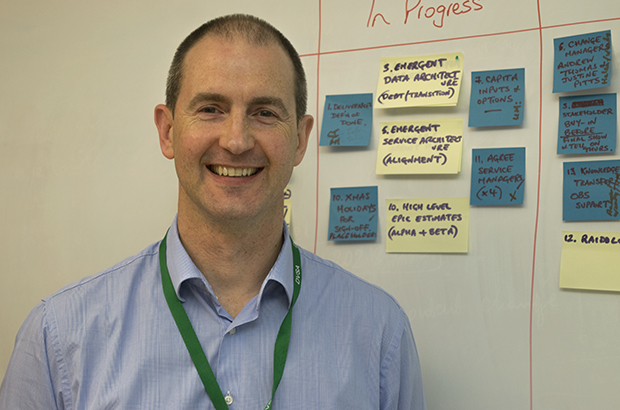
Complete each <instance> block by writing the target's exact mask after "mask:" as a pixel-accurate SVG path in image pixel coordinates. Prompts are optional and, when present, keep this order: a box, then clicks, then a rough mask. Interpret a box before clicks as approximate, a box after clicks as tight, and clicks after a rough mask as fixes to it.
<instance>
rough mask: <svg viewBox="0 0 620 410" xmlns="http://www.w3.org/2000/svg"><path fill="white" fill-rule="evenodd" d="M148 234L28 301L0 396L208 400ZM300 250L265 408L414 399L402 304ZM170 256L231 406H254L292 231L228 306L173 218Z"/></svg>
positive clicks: (10, 404)
mask: <svg viewBox="0 0 620 410" xmlns="http://www.w3.org/2000/svg"><path fill="white" fill-rule="evenodd" d="M284 235H285V237H286V238H288V232H287V229H286V227H285V228H284ZM158 245H159V243H155V244H153V245H151V246H149V247H148V248H146V249H145V250H143V251H142V252H141V253H139V254H137V255H135V256H133V257H130V258H128V259H126V260H124V261H123V262H121V263H119V264H117V265H115V266H113V267H111V268H110V269H107V270H105V271H103V272H101V273H99V274H97V275H94V276H91V277H87V278H85V279H83V280H81V281H80V282H77V283H75V284H72V285H70V286H67V287H65V288H64V289H62V290H60V291H58V292H56V293H55V294H53V295H51V296H49V297H47V298H45V299H44V300H43V301H42V302H41V303H39V304H38V305H37V306H36V307H35V309H34V310H33V311H32V312H31V314H30V315H29V316H28V318H27V319H26V321H25V322H24V324H23V325H22V327H21V329H20V331H19V333H18V335H17V339H16V345H15V350H14V352H13V356H12V358H11V361H10V364H9V367H8V370H7V373H6V376H5V378H4V381H3V383H2V387H1V388H0V409H2V410H17V409H122V410H131V409H149V410H152V409H167V410H168V409H175V410H176V409H212V408H213V405H212V404H211V401H210V399H209V397H208V396H207V394H206V392H205V390H204V387H203V385H202V383H201V381H200V379H199V377H198V374H197V372H196V369H195V368H194V365H193V363H192V361H191V359H190V357H189V354H188V352H187V349H186V347H185V345H184V343H183V341H182V339H181V336H180V334H179V331H178V329H177V327H176V325H175V323H174V321H173V319H172V315H171V314H170V311H169V309H168V306H167V304H166V301H165V299H164V296H163V292H162V286H161V277H160V270H159V257H158ZM300 250H301V259H302V272H303V277H302V286H301V293H300V295H299V299H298V300H297V303H296V305H295V307H294V309H293V324H292V331H291V339H290V347H289V353H288V359H287V362H286V367H285V370H284V375H283V377H282V381H281V383H280V386H279V387H278V390H277V392H276V394H275V396H274V399H273V405H272V408H273V409H274V410H280V409H309V410H310V409H312V410H315V409H337V410H343V409H355V410H363V409H403V410H404V409H407V410H412V409H414V410H423V409H425V404H424V398H423V393H422V380H421V376H420V364H419V360H418V355H417V352H416V348H415V343H414V340H413V334H412V332H411V328H410V325H409V320H408V319H407V316H406V315H405V313H404V312H403V310H402V309H401V308H400V306H399V305H398V304H397V303H396V301H395V300H394V299H393V298H392V297H391V296H389V295H388V294H386V293H385V292H384V291H382V290H380V289H379V288H377V287H375V286H373V285H370V284H368V283H366V282H364V281H362V280H361V279H359V278H357V277H356V276H354V275H353V274H351V273H349V272H347V271H345V270H343V269H342V268H340V267H339V266H337V265H335V264H334V263H332V262H329V261H326V260H323V259H321V258H319V257H317V256H316V255H314V254H312V253H310V252H307V251H305V250H303V249H300ZM167 258H168V267H169V270H170V276H171V278H172V281H173V284H174V286H175V289H176V291H177V295H178V296H179V297H180V299H181V300H182V301H183V305H184V307H185V310H186V311H187V314H188V316H189V318H190V320H191V322H192V324H193V326H194V329H195V330H196V333H197V335H198V338H199V340H200V342H201V344H202V346H203V349H204V351H205V353H206V355H207V358H208V360H209V363H210V365H211V367H212V369H213V372H214V373H215V375H216V378H217V381H218V383H219V385H220V388H221V389H222V392H223V394H224V395H230V397H231V398H232V403H231V404H230V406H229V407H230V409H231V410H234V409H243V410H245V409H248V410H250V409H252V410H256V409H258V410H262V409H263V408H264V407H265V405H266V404H267V402H268V401H269V398H270V397H271V388H272V383H273V347H274V343H275V338H276V334H277V332H278V329H279V327H280V323H281V322H282V320H283V318H284V316H285V315H286V312H287V310H288V308H289V303H290V299H291V297H292V291H293V260H292V250H291V244H290V241H288V240H285V241H284V246H283V247H282V250H281V252H280V255H279V256H278V259H277V261H276V263H275V265H274V266H273V268H272V269H271V271H270V272H269V275H268V276H267V278H266V279H265V281H264V283H263V286H262V288H261V291H260V293H259V294H258V295H257V296H256V297H254V299H252V300H251V301H250V302H249V303H248V304H247V305H246V306H245V307H244V308H243V310H242V311H241V312H240V313H239V314H238V315H237V317H235V318H234V319H233V318H232V317H231V316H230V315H229V314H228V313H227V312H226V311H225V310H224V309H223V308H222V306H221V305H220V304H219V303H218V301H217V298H216V297H215V295H214V294H213V292H212V291H211V288H210V287H209V284H208V283H207V282H206V281H205V279H204V277H203V275H202V274H201V273H200V271H199V270H198V269H197V268H196V266H195V265H194V264H193V262H192V261H191V259H190V257H189V256H188V254H187V252H186V251H185V249H184V248H183V246H182V245H181V242H180V240H179V237H178V232H177V226H176V220H175V222H174V223H173V224H172V227H171V228H170V232H169V234H168V249H167Z"/></svg>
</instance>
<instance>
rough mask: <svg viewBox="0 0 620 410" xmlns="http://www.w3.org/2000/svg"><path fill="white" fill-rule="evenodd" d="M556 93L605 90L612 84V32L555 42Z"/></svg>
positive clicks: (559, 39)
mask: <svg viewBox="0 0 620 410" xmlns="http://www.w3.org/2000/svg"><path fill="white" fill-rule="evenodd" d="M553 49H554V57H553V65H554V66H553V92H554V93H561V92H569V91H577V90H589V89H591V88H598V87H606V86H608V85H610V82H611V59H612V53H611V31H610V30H606V31H598V32H595V33H588V34H581V35H578V36H570V37H562V38H556V39H554V40H553Z"/></svg>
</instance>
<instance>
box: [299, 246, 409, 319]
mask: <svg viewBox="0 0 620 410" xmlns="http://www.w3.org/2000/svg"><path fill="white" fill-rule="evenodd" d="M300 251H301V255H302V269H303V279H302V281H303V285H302V290H303V289H304V286H305V285H306V284H308V285H309V286H308V287H309V288H310V291H312V292H314V293H315V294H314V295H311V296H312V297H313V298H315V299H316V300H317V302H318V299H322V301H323V302H324V303H327V304H328V305H331V306H333V305H336V306H342V307H343V308H344V309H346V310H347V311H348V312H352V313H349V314H355V312H358V314H359V315H360V316H366V317H367V319H370V318H374V319H380V320H381V321H386V320H387V321H392V322H393V321H397V322H400V324H401V326H402V324H404V323H405V322H406V323H408V322H409V319H408V318H407V315H406V314H405V312H404V310H403V309H402V307H401V306H400V304H399V303H398V302H397V301H396V299H395V298H394V297H393V296H392V295H390V294H389V293H388V292H386V291H385V290H383V289H382V288H380V287H379V286H377V285H374V284H372V283H370V282H367V281H366V280H364V279H362V278H360V277H359V276H357V275H355V274H354V273H352V272H350V271H348V270H346V269H344V268H343V267H342V266H340V265H338V264H337V263H335V262H333V261H330V260H327V259H323V258H321V257H320V256H317V255H315V254H313V253H312V252H309V251H307V250H304V249H302V248H300Z"/></svg>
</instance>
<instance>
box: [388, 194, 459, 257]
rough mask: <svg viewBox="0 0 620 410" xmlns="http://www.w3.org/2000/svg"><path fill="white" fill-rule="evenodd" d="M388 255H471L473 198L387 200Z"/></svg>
mask: <svg viewBox="0 0 620 410" xmlns="http://www.w3.org/2000/svg"><path fill="white" fill-rule="evenodd" d="M385 203H386V207H387V240H386V246H385V250H386V252H388V253H403V252H406V253H467V249H468V244H469V198H430V199H429V198H427V199H387V200H386V201H385Z"/></svg>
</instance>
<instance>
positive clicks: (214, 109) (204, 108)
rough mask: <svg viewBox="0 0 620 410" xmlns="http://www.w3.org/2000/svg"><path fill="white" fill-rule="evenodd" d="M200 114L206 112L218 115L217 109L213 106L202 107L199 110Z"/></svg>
mask: <svg viewBox="0 0 620 410" xmlns="http://www.w3.org/2000/svg"><path fill="white" fill-rule="evenodd" d="M198 112H204V113H206V114H216V113H217V112H218V110H217V108H215V107H212V106H207V107H202V108H200V109H199V110H198Z"/></svg>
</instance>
